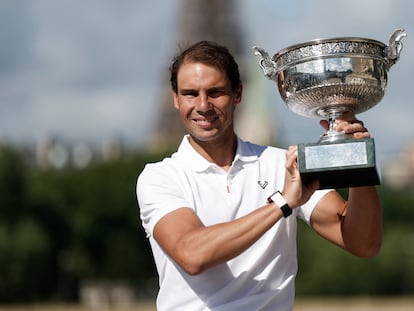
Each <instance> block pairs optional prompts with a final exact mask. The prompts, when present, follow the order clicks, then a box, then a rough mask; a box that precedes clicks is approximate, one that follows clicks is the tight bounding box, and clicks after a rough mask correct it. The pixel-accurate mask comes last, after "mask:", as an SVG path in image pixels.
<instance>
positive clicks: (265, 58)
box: [253, 46, 277, 80]
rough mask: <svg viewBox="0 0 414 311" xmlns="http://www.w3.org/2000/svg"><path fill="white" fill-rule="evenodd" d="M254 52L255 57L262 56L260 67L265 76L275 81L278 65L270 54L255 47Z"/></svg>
mask: <svg viewBox="0 0 414 311" xmlns="http://www.w3.org/2000/svg"><path fill="white" fill-rule="evenodd" d="M253 50H254V55H257V56H260V58H259V66H260V68H262V70H263V73H264V74H265V76H266V77H267V78H268V79H270V80H274V78H275V75H276V73H277V69H276V63H275V62H274V61H273V60H272V59H271V58H270V56H269V54H268V53H267V52H266V51H265V50H263V49H262V48H259V47H257V46H254V47H253Z"/></svg>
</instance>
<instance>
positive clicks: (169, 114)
mask: <svg viewBox="0 0 414 311" xmlns="http://www.w3.org/2000/svg"><path fill="white" fill-rule="evenodd" d="M238 8H239V5H238V3H237V1H235V0H226V1H224V0H182V1H181V9H180V10H179V12H182V15H181V17H180V25H179V32H178V33H179V35H178V46H179V47H182V46H184V47H186V46H189V45H191V44H193V43H195V42H197V41H200V40H211V41H215V42H218V43H220V44H222V45H225V46H226V47H227V48H228V49H229V51H230V52H231V53H232V54H233V56H234V57H235V59H236V61H237V62H238V64H239V70H240V75H241V79H242V82H243V88H244V94H246V92H245V90H246V85H247V83H248V81H247V79H246V77H245V76H244V74H245V73H246V71H247V70H246V68H245V67H246V66H245V65H244V63H245V61H244V57H243V55H244V53H243V50H242V45H243V44H242V40H241V37H242V31H241V29H240V24H239V18H240V14H239V11H238ZM251 55H253V53H252V54H251ZM254 61H255V60H254ZM255 64H256V63H255ZM257 72H259V70H258V69H257ZM168 78H169V77H168ZM260 79H263V77H261V78H260ZM263 80H264V79H263ZM166 82H167V81H166ZM166 85H167V87H166V91H165V93H164V96H163V102H162V103H161V109H160V110H159V113H158V120H156V124H155V128H154V130H153V133H152V135H151V138H150V148H151V149H152V150H154V151H165V150H171V149H172V148H173V149H176V148H177V146H178V144H179V143H180V142H181V140H182V138H183V135H184V134H185V130H184V128H183V126H182V124H181V121H180V117H179V115H178V112H177V110H176V109H175V108H174V105H173V99H172V94H171V90H170V87H169V83H166ZM255 93H256V92H255ZM259 97H260V98H255V101H257V100H259V101H260V100H262V99H263V95H261V96H259ZM243 105H244V104H243ZM243 105H240V106H243ZM240 106H238V109H239V110H241V113H239V114H238V115H239V116H240V117H238V120H236V129H237V128H238V127H239V130H238V131H237V132H238V134H240V132H244V133H245V134H246V133H252V131H251V130H252V129H253V128H256V129H257V127H256V125H255V124H254V123H253V124H252V123H251V121H252V119H254V118H255V119H257V113H253V116H252V115H251V112H252V109H253V110H254V109H255V108H249V109H245V107H243V108H242V109H240V108H239V107H240ZM248 110H250V111H248ZM256 110H257V109H256ZM262 110H263V109H260V111H262ZM243 112H244V113H243ZM260 114H261V115H262V116H263V115H266V114H267V113H266V112H264V113H260ZM243 116H244V117H243ZM238 121H239V122H238ZM241 122H242V123H245V125H247V126H242V127H241V126H237V123H239V124H240V123H241ZM256 123H259V124H261V125H262V126H261V128H262V131H263V130H264V132H265V133H262V134H260V133H256V134H260V135H259V136H266V137H267V138H265V139H259V141H258V137H255V138H256V139H254V140H255V142H259V143H265V142H266V143H267V142H268V141H269V140H270V136H271V135H270V131H271V127H267V128H266V127H265V126H263V125H264V124H263V121H262V120H260V121H257V120H256ZM248 124H250V126H248ZM243 129H244V131H243ZM253 132H255V131H253ZM247 135H248V134H247ZM248 136H249V135H248ZM242 138H245V137H243V135H242ZM245 139H246V138H245ZM247 139H249V137H247Z"/></svg>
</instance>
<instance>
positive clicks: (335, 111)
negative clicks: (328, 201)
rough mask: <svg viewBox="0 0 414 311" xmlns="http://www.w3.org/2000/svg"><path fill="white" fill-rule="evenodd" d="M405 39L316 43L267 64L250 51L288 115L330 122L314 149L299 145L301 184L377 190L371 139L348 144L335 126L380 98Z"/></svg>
mask: <svg viewBox="0 0 414 311" xmlns="http://www.w3.org/2000/svg"><path fill="white" fill-rule="evenodd" d="M405 36H406V33H405V31H404V30H403V29H399V30H396V31H395V32H394V33H393V34H392V36H391V38H390V40H389V44H388V45H386V44H384V43H382V42H379V41H376V40H372V39H365V38H358V37H344V38H332V39H317V40H313V41H309V42H306V43H302V44H297V45H294V46H291V47H288V48H286V49H283V50H281V51H279V52H278V53H276V54H275V55H274V56H273V57H272V58H270V57H269V54H268V53H267V52H266V51H265V50H263V49H261V48H259V47H253V49H254V51H255V55H258V56H259V57H260V59H259V65H260V67H261V69H262V70H263V72H264V74H265V76H266V77H268V78H269V79H270V80H273V81H275V82H276V83H277V86H278V89H279V93H280V95H281V97H282V99H283V101H284V102H285V103H286V105H287V107H288V108H289V109H290V110H292V111H293V112H295V113H297V114H299V115H302V116H305V117H313V118H320V119H321V118H322V119H326V120H328V122H329V129H328V131H326V132H325V133H323V134H322V135H321V137H320V139H319V141H318V142H317V143H307V144H299V145H298V152H299V155H298V164H299V171H300V173H301V177H302V181H303V182H304V183H308V182H310V181H312V180H314V179H319V181H320V188H343V187H357V186H367V185H378V184H380V178H379V175H378V171H377V168H376V162H375V145H374V139H373V138H368V139H352V138H350V137H348V136H347V135H346V134H344V133H342V132H338V131H336V130H335V120H336V119H337V118H340V117H341V116H342V115H344V114H346V113H348V112H353V113H354V114H358V113H362V112H364V111H367V110H369V109H370V108H372V107H373V106H375V105H376V104H377V103H378V102H379V101H380V100H381V99H382V98H383V96H384V91H385V87H386V85H387V80H388V78H387V74H388V70H389V69H390V68H391V66H392V65H394V64H395V63H396V62H397V61H398V59H399V56H400V52H401V49H402V43H401V39H402V38H403V37H405Z"/></svg>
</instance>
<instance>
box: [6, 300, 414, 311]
mask: <svg viewBox="0 0 414 311" xmlns="http://www.w3.org/2000/svg"><path fill="white" fill-rule="evenodd" d="M97 310H99V311H155V310H156V309H155V304H154V302H153V301H143V302H140V303H138V304H135V305H132V306H118V307H104V308H103V307H86V306H79V305H75V304H34V305H12V306H1V305H0V311H97ZM327 310H329V311H385V310H386V311H412V310H414V297H395V298H337V299H333V298H326V299H325V298H310V299H297V300H296V303H295V307H294V311H327ZM238 311H250V310H238Z"/></svg>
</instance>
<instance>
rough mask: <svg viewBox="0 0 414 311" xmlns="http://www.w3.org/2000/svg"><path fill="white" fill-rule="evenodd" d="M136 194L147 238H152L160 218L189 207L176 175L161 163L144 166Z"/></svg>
mask: <svg viewBox="0 0 414 311" xmlns="http://www.w3.org/2000/svg"><path fill="white" fill-rule="evenodd" d="M136 194H137V199H138V205H139V209H140V218H141V222H142V226H143V227H144V229H145V232H146V234H147V237H150V236H152V234H153V230H154V227H155V225H156V224H157V222H158V221H159V220H160V219H161V218H162V217H164V216H165V215H167V214H168V213H170V212H172V211H174V210H176V209H178V208H182V207H190V203H189V202H188V200H186V199H185V193H184V190H183V188H182V186H181V185H180V182H179V180H178V175H177V174H176V173H175V172H174V171H173V170H172V169H171V168H168V167H166V166H164V165H162V163H157V164H147V165H146V166H145V168H144V170H143V171H142V172H141V174H140V175H139V177H138V180H137V186H136Z"/></svg>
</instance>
